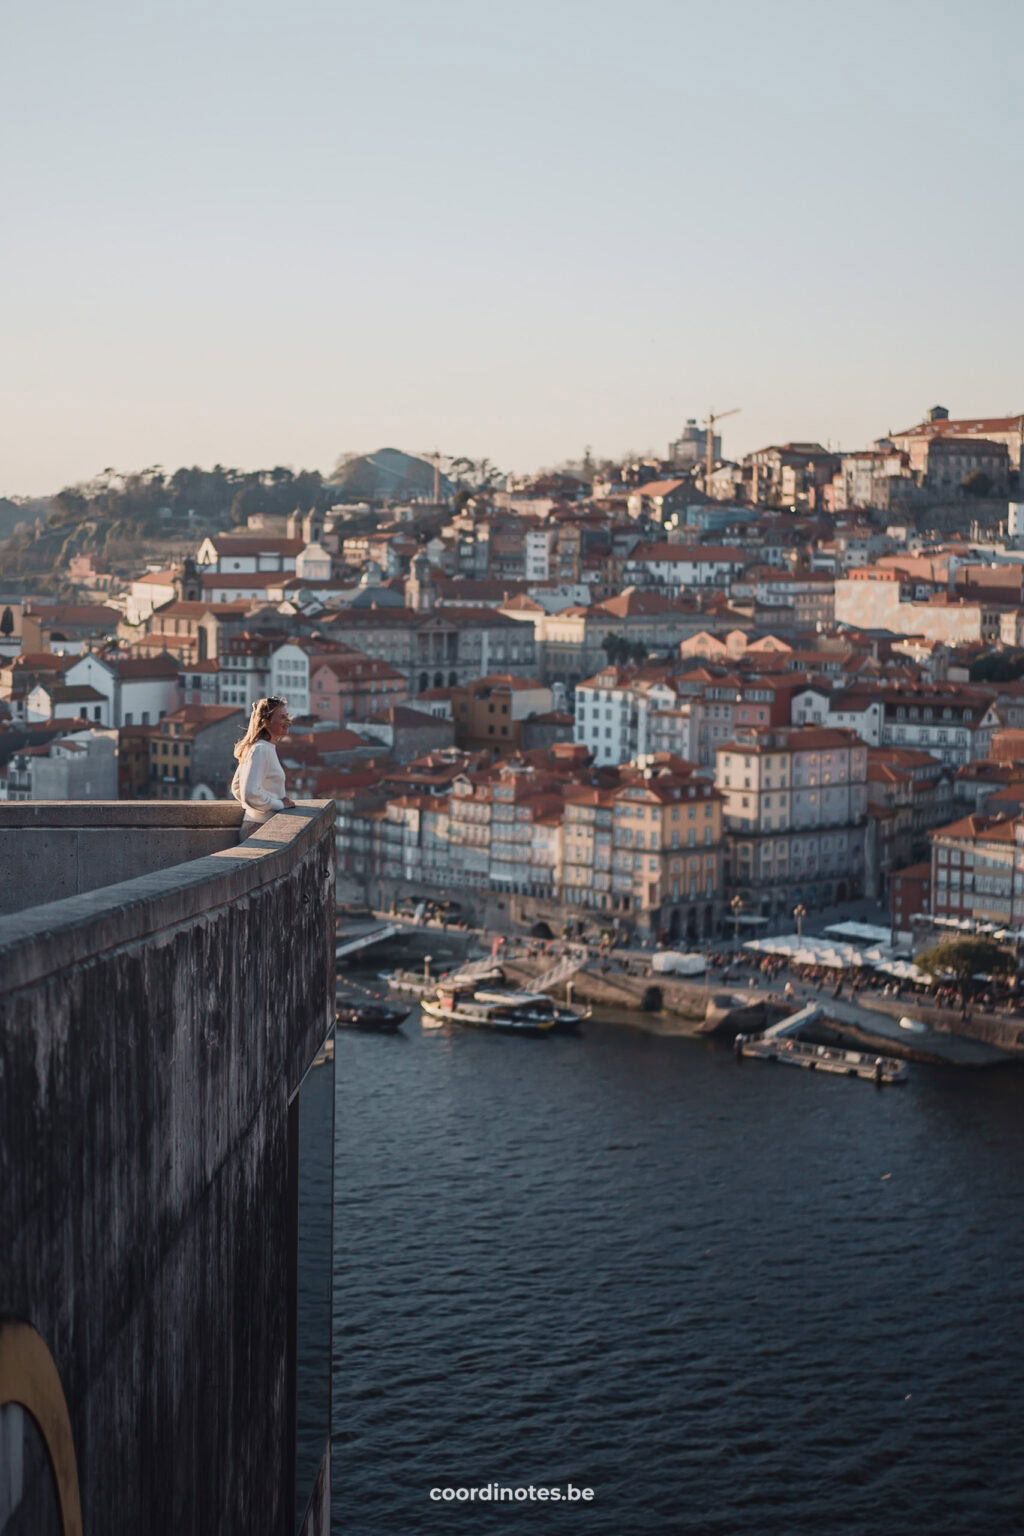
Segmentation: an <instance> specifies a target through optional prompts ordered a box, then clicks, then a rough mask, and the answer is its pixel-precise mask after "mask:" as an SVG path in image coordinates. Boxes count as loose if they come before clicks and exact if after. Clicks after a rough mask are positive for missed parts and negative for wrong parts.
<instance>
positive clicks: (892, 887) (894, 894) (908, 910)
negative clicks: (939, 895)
mask: <svg viewBox="0 0 1024 1536" xmlns="http://www.w3.org/2000/svg"><path fill="white" fill-rule="evenodd" d="M931 903H932V866H931V861H930V860H928V861H925V862H922V863H919V864H910V865H908V866H907V868H906V869H898V870H896V871H895V872H894V873H893V875H892V878H891V880H890V882H889V921H890V922H891V924H892V931H893V935H894V936H895V937H896V938H897V939H903V940H905V941H906V940H912V939H913V937H914V933H915V925H914V919H915V918H919V917H924V918H928V919H930V918H931Z"/></svg>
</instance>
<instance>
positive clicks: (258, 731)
mask: <svg viewBox="0 0 1024 1536" xmlns="http://www.w3.org/2000/svg"><path fill="white" fill-rule="evenodd" d="M286 703H287V700H286V699H279V698H277V696H276V695H273V694H272V695H271V696H270V698H267V699H257V700H256V701H255V703H254V704H253V706H252V712H251V713H250V715H249V725H248V728H247V730H246V733H245V735H244V736H243V737H242V739H241V741H236V742H235V756H236V757H237V758H238V760H239V762H241V761H242V759H243V758H244V757H246V756H248V754H249V752H250V751H251V749H252V748H253V747H254V746H255V745H256V743H257V742H258V741H269V740H270V730H269V726H270V717H271V715H272V714H273V713H274V710H275V709H280V707H281V705H282V704H286Z"/></svg>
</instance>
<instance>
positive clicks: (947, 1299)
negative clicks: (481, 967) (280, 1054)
mask: <svg viewBox="0 0 1024 1536" xmlns="http://www.w3.org/2000/svg"><path fill="white" fill-rule="evenodd" d="M406 1031H407V1033H408V1034H409V1036H410V1038H409V1041H408V1047H409V1048H408V1049H403V1050H401V1051H396V1050H393V1049H389V1046H391V1045H393V1044H394V1042H389V1041H386V1040H378V1039H375V1038H374V1037H372V1036H358V1035H355V1034H353V1035H345V1036H341V1037H339V1040H338V1044H337V1063H338V1082H337V1128H338V1140H337V1170H338V1198H337V1205H336V1218H335V1244H336V1295H335V1332H336V1356H337V1361H338V1372H337V1378H336V1381H335V1384H334V1422H335V1431H336V1436H335V1528H336V1530H337V1531H338V1532H339V1533H341V1532H344V1533H345V1536H395V1533H401V1536H418V1533H420V1532H422V1533H424V1536H434V1533H436V1536H449V1533H452V1532H455V1533H458V1532H461V1531H467V1532H469V1531H472V1532H474V1533H483V1536H487V1533H490V1532H491V1531H497V1530H498V1529H499V1527H500V1529H501V1530H502V1531H505V1530H509V1529H512V1528H513V1527H514V1529H515V1531H516V1533H517V1536H522V1533H533V1532H536V1533H537V1536H551V1533H558V1532H560V1531H561V1530H563V1529H565V1530H572V1531H573V1532H577V1533H585V1536H646V1533H648V1532H655V1531H657V1532H662V1531H671V1532H680V1533H684V1536H689V1533H693V1536H798V1533H802V1532H807V1533H810V1532H813V1533H814V1536H833V1533H835V1536H890V1533H891V1536H897V1533H900V1536H902V1533H903V1532H905V1531H906V1529H907V1528H908V1526H910V1525H912V1526H913V1527H914V1528H915V1529H916V1530H917V1531H920V1532H921V1533H922V1536H975V1533H977V1536H982V1533H986V1536H987V1533H992V1536H1004V1533H1005V1536H1011V1533H1014V1532H1021V1531H1024V1516H1022V1507H1021V1500H1020V1486H1021V1485H1020V1478H1019V1475H1018V1471H1017V1468H1018V1465H1019V1449H1020V1447H1019V1435H1020V1430H1019V1425H1020V1419H1021V1410H1022V1408H1024V1389H1022V1382H1024V1345H1022V1343H1021V1341H1020V1336H1019V1332H1018V1330H1016V1329H1015V1328H1012V1327H1011V1326H1010V1325H1009V1318H1010V1317H1011V1309H1012V1307H1013V1306H1014V1305H1015V1299H1016V1296H1017V1295H1018V1293H1019V1291H1020V1280H1021V1276H1022V1274H1024V1237H1022V1225H1021V1223H1020V1221H1019V1209H1020V1206H1019V1201H1020V1183H1019V1180H1020V1169H1021V1166H1022V1164H1024V1112H1022V1111H1024V1080H1022V1079H1021V1078H1020V1077H1018V1076H1015V1075H1012V1074H1010V1075H1006V1074H981V1073H978V1074H970V1075H968V1074H963V1075H960V1076H951V1074H949V1073H945V1072H942V1071H938V1070H936V1071H931V1070H929V1069H927V1068H916V1069H915V1071H914V1073H913V1081H912V1082H911V1083H910V1084H909V1085H908V1087H907V1088H906V1090H905V1091H904V1090H898V1091H891V1092H889V1091H885V1092H881V1093H878V1092H875V1091H873V1090H872V1089H870V1088H867V1087H866V1086H865V1085H862V1084H854V1083H850V1082H847V1081H845V1080H842V1079H838V1080H836V1081H834V1082H833V1081H828V1080H824V1081H821V1080H817V1079H816V1078H815V1077H814V1076H813V1075H812V1074H803V1073H796V1072H794V1073H786V1072H784V1071H782V1070H774V1071H773V1070H771V1069H769V1068H764V1067H761V1066H760V1065H757V1064H748V1065H746V1066H744V1067H743V1068H742V1069H737V1068H736V1067H735V1066H734V1064H733V1062H732V1060H731V1056H730V1055H729V1054H728V1053H726V1052H721V1051H717V1050H715V1049H713V1048H709V1047H708V1046H707V1045H706V1044H704V1043H700V1044H696V1043H693V1042H686V1041H674V1040H669V1039H663V1038H659V1037H652V1036H647V1035H644V1034H642V1033H640V1032H639V1031H634V1030H631V1029H628V1028H615V1027H611V1026H603V1027H602V1026H592V1027H591V1028H589V1029H588V1031H587V1034H586V1036H585V1037H583V1038H581V1039H578V1040H564V1041H563V1040H557V1039H556V1040H550V1041H546V1042H544V1043H543V1048H541V1049H530V1048H529V1044H528V1043H527V1042H507V1041H496V1040H492V1039H487V1038H486V1037H482V1036H478V1035H472V1034H465V1035H453V1036H452V1037H451V1038H450V1039H445V1040H441V1039H440V1038H439V1037H437V1036H436V1035H432V1034H424V1035H421V1034H420V1033H419V1032H418V1030H417V1027H416V1025H415V1022H414V1021H413V1020H410V1022H409V1024H408V1025H407V1026H406ZM510 1045H511V1046H515V1047H520V1048H519V1049H510V1048H509V1046H510ZM882 1174H891V1178H888V1179H885V1180H883V1179H882V1177H881V1176H882ZM1011 1202H1014V1204H1013V1206H1012V1207H1011ZM489 1481H498V1482H506V1483H514V1484H517V1485H526V1484H529V1483H531V1482H532V1483H534V1484H538V1483H540V1484H565V1483H568V1482H572V1483H574V1484H575V1485H576V1486H577V1487H580V1486H583V1485H587V1486H590V1487H593V1488H594V1490H595V1497H594V1501H593V1503H591V1504H588V1505H587V1506H586V1509H585V1511H584V1510H583V1509H582V1508H576V1509H570V1508H569V1507H568V1506H566V1505H562V1506H561V1507H560V1508H559V1509H558V1510H557V1512H556V1511H555V1510H554V1509H553V1508H552V1506H551V1505H540V1504H536V1503H534V1504H517V1505H515V1506H514V1507H513V1506H509V1505H508V1504H501V1505H485V1504H479V1503H474V1505H473V1506H472V1507H467V1506H463V1505H454V1504H447V1503H446V1504H444V1505H443V1506H441V1505H439V1504H437V1503H432V1502H431V1501H430V1499H429V1497H428V1494H429V1490H430V1488H431V1487H435V1486H443V1485H449V1484H450V1485H452V1486H469V1485H481V1484H484V1483H487V1482H489Z"/></svg>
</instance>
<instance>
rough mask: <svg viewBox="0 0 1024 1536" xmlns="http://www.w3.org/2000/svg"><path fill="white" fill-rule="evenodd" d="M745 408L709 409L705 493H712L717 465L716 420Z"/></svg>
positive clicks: (705, 424) (736, 413)
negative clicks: (713, 473) (712, 473)
mask: <svg viewBox="0 0 1024 1536" xmlns="http://www.w3.org/2000/svg"><path fill="white" fill-rule="evenodd" d="M742 409H743V407H742V406H741V405H737V406H736V408H735V409H734V410H731V411H708V414H707V420H706V421H705V423H704V426H705V427H706V428H707V438H706V440H705V443H704V494H705V496H710V495H711V472H712V470H713V469H714V467H715V422H716V421H724V420H725V418H726V416H738V415H739V413H740V411H741V410H742Z"/></svg>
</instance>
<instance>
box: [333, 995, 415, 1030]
mask: <svg viewBox="0 0 1024 1536" xmlns="http://www.w3.org/2000/svg"><path fill="white" fill-rule="evenodd" d="M335 1017H336V1019H337V1023H338V1026H339V1028H341V1029H376V1030H382V1031H390V1030H395V1029H397V1028H398V1027H399V1025H400V1024H402V1023H403V1022H404V1021H405V1020H406V1019H407V1018H408V1017H409V1010H408V1008H396V1007H394V1005H393V1004H391V1003H377V1002H365V1003H361V1002H358V1001H356V1000H354V999H352V998H347V999H345V998H341V999H339V1000H338V1002H337V1004H336V1007H335Z"/></svg>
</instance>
